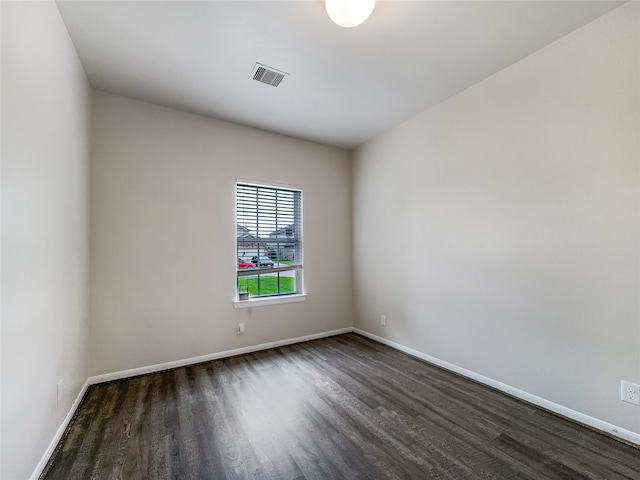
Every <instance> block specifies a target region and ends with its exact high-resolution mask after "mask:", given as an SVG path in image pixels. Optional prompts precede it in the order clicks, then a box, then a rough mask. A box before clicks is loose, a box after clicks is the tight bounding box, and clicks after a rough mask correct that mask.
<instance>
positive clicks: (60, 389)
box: [57, 379, 62, 403]
mask: <svg viewBox="0 0 640 480" xmlns="http://www.w3.org/2000/svg"><path fill="white" fill-rule="evenodd" d="M57 392H58V393H57V399H58V400H57V403H60V402H61V401H62V379H60V380H58V390H57Z"/></svg>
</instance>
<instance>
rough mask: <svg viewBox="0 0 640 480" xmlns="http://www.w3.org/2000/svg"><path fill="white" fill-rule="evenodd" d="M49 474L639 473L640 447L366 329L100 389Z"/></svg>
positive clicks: (289, 477) (90, 395)
mask: <svg viewBox="0 0 640 480" xmlns="http://www.w3.org/2000/svg"><path fill="white" fill-rule="evenodd" d="M41 478H46V479H49V480H52V479H65V480H70V479H83V480H84V479H126V480H129V479H169V478H172V479H181V480H182V479H245V478H246V479H248V478H256V479H274V480H293V479H295V480H302V479H349V480H351V479H385V478H394V479H464V478H473V479H490V478H493V479H543V478H549V479H599V480H600V479H606V480H614V479H636V480H638V479H640V449H637V448H634V447H632V446H630V445H627V444H624V443H621V442H618V441H616V440H614V439H612V438H609V437H607V436H605V435H602V434H599V433H597V432H594V431H591V430H589V429H587V428H585V427H582V426H580V425H577V424H574V423H572V422H570V421H567V420H564V419H562V418H559V417H556V416H554V415H552V414H550V413H548V412H546V411H543V410H541V409H538V408H536V407H533V406H531V405H529V404H526V403H524V402H521V401H519V400H517V399H514V398H511V397H509V396H506V395H504V394H502V393H500V392H497V391H495V390H493V389H491V388H488V387H485V386H483V385H480V384H477V383H475V382H472V381H469V380H467V379H464V378H462V377H459V376H457V375H455V374H452V373H450V372H446V371H444V370H442V369H440V368H438V367H434V366H432V365H429V364H427V363H425V362H422V361H421V360H418V359H415V358H413V357H410V356H408V355H405V354H403V353H401V352H398V351H396V350H393V349H391V348H388V347H386V346H384V345H381V344H379V343H376V342H374V341H371V340H369V339H366V338H364V337H361V336H359V335H356V334H346V335H340V336H336V337H331V338H327V339H322V340H317V341H312V342H306V343H301V344H297V345H292V346H287V347H282V348H276V349H271V350H265V351H262V352H258V353H254V354H248V355H242V356H238V357H233V358H227V359H223V360H216V361H212V362H208V363H202V364H198V365H194V366H190V367H184V368H178V369H175V370H169V371H165V372H161V373H156V374H151V375H144V376H140V377H135V378H130V379H125V380H119V381H115V382H110V383H104V384H100V385H95V386H92V387H91V388H90V389H89V391H88V392H87V394H86V396H85V398H84V400H83V402H82V405H81V406H80V408H79V409H78V411H77V413H76V415H75V417H74V419H73V420H72V422H71V424H70V425H69V428H68V429H67V432H66V434H65V437H64V438H63V440H62V442H61V444H60V445H59V448H58V451H57V453H56V454H55V455H54V457H53V458H52V460H51V461H50V462H49V465H48V466H47V468H46V469H45V472H44V474H43V476H42V477H41Z"/></svg>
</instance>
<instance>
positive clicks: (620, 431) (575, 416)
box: [353, 328, 640, 446]
mask: <svg viewBox="0 0 640 480" xmlns="http://www.w3.org/2000/svg"><path fill="white" fill-rule="evenodd" d="M353 331H354V332H355V333H359V334H360V335H362V336H364V337H367V338H370V339H372V340H375V341H376V342H380V343H383V344H385V345H387V346H389V347H392V348H395V349H396V350H400V351H401V352H405V353H408V354H409V355H411V356H414V357H417V358H420V359H421V360H425V361H426V362H429V363H433V364H434V365H438V366H439V367H442V368H444V369H446V370H449V371H452V372H455V373H458V374H460V375H462V376H464V377H467V378H470V379H472V380H475V381H477V382H480V383H483V384H485V385H488V386H490V387H493V388H495V389H497V390H500V391H502V392H505V393H508V394H509V395H512V396H514V397H517V398H519V399H521V400H524V401H526V402H529V403H532V404H534V405H536V406H538V407H541V408H544V409H545V410H549V411H551V412H553V413H557V414H558V415H561V416H563V417H566V418H569V419H571V420H574V421H576V422H578V423H581V424H583V425H586V426H588V427H590V428H594V429H596V430H600V431H602V432H604V433H607V434H609V435H612V436H614V437H618V438H619V439H621V440H624V441H626V442H629V443H633V444H635V445H639V446H640V434H638V433H635V432H632V431H630V430H626V429H624V428H621V427H618V426H616V425H612V424H610V423H607V422H604V421H602V420H598V419H597V418H593V417H590V416H589V415H585V414H584V413H580V412H577V411H575V410H571V409H570V408H567V407H563V406H562V405H559V404H557V403H553V402H550V401H549V400H545V399H544V398H541V397H537V396H535V395H532V394H530V393H527V392H525V391H522V390H519V389H517V388H514V387H511V386H509V385H506V384H504V383H502V382H498V381H497V380H493V379H491V378H489V377H485V376H484V375H480V374H478V373H475V372H472V371H471V370H467V369H466V368H462V367H458V366H457V365H453V364H452V363H449V362H445V361H444V360H440V359H439V358H435V357H432V356H431V355H427V354H425V353H422V352H419V351H417V350H413V349H412V348H409V347H405V346H404V345H401V344H399V343H396V342H392V341H391V340H387V339H386V338H382V337H379V336H378V335H374V334H372V333H369V332H366V331H364V330H360V329H359V328H354V329H353Z"/></svg>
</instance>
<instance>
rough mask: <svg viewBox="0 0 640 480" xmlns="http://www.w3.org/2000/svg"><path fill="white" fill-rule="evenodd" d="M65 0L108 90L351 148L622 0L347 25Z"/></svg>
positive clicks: (417, 13) (436, 11) (387, 4)
mask: <svg viewBox="0 0 640 480" xmlns="http://www.w3.org/2000/svg"><path fill="white" fill-rule="evenodd" d="M57 3H58V7H59V9H60V12H61V14H62V17H63V19H64V22H65V24H66V25H67V28H68V30H69V33H70V35H71V38H72V40H73V42H74V44H75V47H76V49H77V51H78V54H79V56H80V60H81V61H82V64H83V65H84V68H85V70H86V72H87V75H88V77H89V80H90V82H91V84H92V86H93V87H94V88H96V89H98V90H104V91H107V92H113V93H117V94H120V95H124V96H127V97H132V98H137V99H140V100H145V101H148V102H152V103H156V104H159V105H165V106H169V107H173V108H177V109H180V110H185V111H189V112H194V113H198V114H202V115H206V116H210V117H214V118H219V119H223V120H228V121H232V122H236V123H240V124H244V125H249V126H253V127H258V128H262V129H265V130H269V131H274V132H278V133H283V134H286V135H291V136H295V137H300V138H305V139H309V140H313V141H317V142H320V143H324V144H328V145H335V146H338V147H343V148H349V149H350V148H353V147H356V146H358V145H361V144H362V143H364V142H366V141H367V140H369V139H371V138H373V137H375V136H376V135H379V134H380V133H382V132H384V131H386V130H388V129H390V128H392V127H394V126H395V125H398V124H399V123H401V122H403V121H405V120H407V119H408V118H410V117H412V116H413V115H415V114H417V113H419V112H421V111H423V110H425V109H427V108H429V107H431V106H433V105H436V104H438V103H440V102H442V101H443V100H445V99H447V98H449V97H451V96H452V95H455V94H456V93H458V92H460V91H462V90H464V89H465V88H467V87H469V86H471V85H473V84H475V83H477V82H479V81H480V80H482V79H484V78H486V77H488V76H490V75H492V74H493V73H495V72H497V71H499V70H501V69H503V68H505V67H506V66H508V65H510V64H512V63H514V62H516V61H518V60H520V59H521V58H523V57H525V56H527V55H529V54H531V53H532V52H534V51H536V50H538V49H540V48H542V47H544V46H545V45H547V44H549V43H551V42H553V41H554V40H556V39H558V38H560V37H562V36H564V35H566V34H568V33H569V32H572V31H573V30H575V29H577V28H579V27H580V26H582V25H584V24H585V23H588V22H590V21H591V20H593V19H595V18H597V17H599V16H601V15H603V14H604V13H606V12H607V11H609V10H612V9H613V8H615V7H617V6H618V5H620V4H621V3H622V2H614V1H593V0H588V1H575V0H574V1H566V0H562V1H553V0H543V1H533V2H530V1H478V0H476V1H450V0H448V1H403V0H399V1H378V2H377V4H376V8H375V10H374V11H373V13H372V15H371V17H370V18H369V20H367V21H366V22H365V23H364V24H363V25H361V26H359V27H355V28H351V29H345V28H341V27H338V26H337V25H334V24H333V23H332V22H331V21H330V20H329V18H328V17H327V15H326V12H325V10H324V2H321V1H304V0H298V1H291V0H289V1H270V0H260V1H240V0H236V1H66V0H58V2H57ZM256 62H260V63H262V64H265V65H268V66H271V67H273V68H276V69H278V70H282V71H285V72H288V73H290V76H288V77H286V78H285V79H284V81H283V82H282V83H281V84H280V86H279V87H277V88H276V87H272V86H269V85H265V84H262V83H259V82H256V81H255V80H251V79H250V78H249V76H250V73H251V71H252V69H253V67H254V65H255V63H256Z"/></svg>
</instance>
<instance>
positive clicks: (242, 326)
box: [238, 322, 244, 335]
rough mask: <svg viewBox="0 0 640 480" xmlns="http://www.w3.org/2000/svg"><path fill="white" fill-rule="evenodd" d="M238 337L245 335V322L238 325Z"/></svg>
mask: <svg viewBox="0 0 640 480" xmlns="http://www.w3.org/2000/svg"><path fill="white" fill-rule="evenodd" d="M238 335H244V322H240V323H239V324H238Z"/></svg>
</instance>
